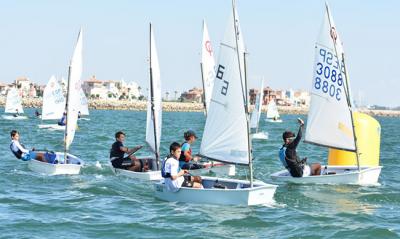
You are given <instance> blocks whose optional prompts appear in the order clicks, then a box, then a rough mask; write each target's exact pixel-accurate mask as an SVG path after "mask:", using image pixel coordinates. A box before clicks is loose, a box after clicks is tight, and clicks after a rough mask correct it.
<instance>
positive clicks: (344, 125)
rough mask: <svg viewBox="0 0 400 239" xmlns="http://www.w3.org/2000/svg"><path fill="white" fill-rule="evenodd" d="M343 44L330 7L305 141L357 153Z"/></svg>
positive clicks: (320, 43)
mask: <svg viewBox="0 0 400 239" xmlns="http://www.w3.org/2000/svg"><path fill="white" fill-rule="evenodd" d="M343 55H344V51H343V47H342V42H341V40H340V38H339V35H338V33H337V28H336V26H335V24H334V22H333V19H332V17H331V16H330V13H329V8H328V6H327V8H326V12H325V15H324V21H323V24H322V26H321V30H320V34H319V36H318V40H317V43H316V44H315V62H314V74H313V81H312V86H311V101H310V109H309V113H308V120H307V121H308V122H307V129H306V134H305V140H306V141H307V142H311V143H314V144H317V145H324V146H327V147H331V148H339V149H343V150H348V151H355V149H356V146H355V140H354V129H353V124H352V115H351V108H350V107H351V105H350V106H349V102H350V101H351V100H349V94H348V93H347V92H350V90H349V88H346V82H347V79H346V74H345V71H344V70H345V69H344V60H343Z"/></svg>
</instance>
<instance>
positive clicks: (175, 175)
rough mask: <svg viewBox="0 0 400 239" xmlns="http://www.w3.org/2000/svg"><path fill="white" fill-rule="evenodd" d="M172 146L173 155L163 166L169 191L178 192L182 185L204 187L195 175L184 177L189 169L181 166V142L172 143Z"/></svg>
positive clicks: (163, 174)
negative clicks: (195, 178) (194, 178)
mask: <svg viewBox="0 0 400 239" xmlns="http://www.w3.org/2000/svg"><path fill="white" fill-rule="evenodd" d="M169 148H170V152H171V155H170V156H169V157H168V158H167V159H166V160H164V162H163V164H162V168H161V175H162V176H163V178H164V183H165V186H166V188H167V190H168V191H171V192H177V191H179V189H180V188H181V187H193V188H202V187H203V186H202V185H201V184H200V183H198V182H194V181H193V177H190V176H188V177H186V176H185V177H184V176H183V175H185V174H187V173H188V170H186V169H181V168H180V167H179V157H180V155H181V146H180V144H179V143H176V142H174V143H172V144H171V146H170V147H169Z"/></svg>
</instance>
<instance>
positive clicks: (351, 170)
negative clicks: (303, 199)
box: [271, 166, 382, 185]
mask: <svg viewBox="0 0 400 239" xmlns="http://www.w3.org/2000/svg"><path fill="white" fill-rule="evenodd" d="M322 168H324V166H322ZM381 169H382V166H376V167H361V170H360V171H358V170H357V167H356V166H327V170H328V172H335V173H336V174H328V175H326V174H324V175H319V176H306V177H301V178H294V177H292V176H290V174H289V172H288V171H287V170H282V171H279V172H276V173H274V174H272V175H271V178H272V180H274V181H277V182H288V183H297V184H352V185H377V184H378V178H379V175H380V173H381Z"/></svg>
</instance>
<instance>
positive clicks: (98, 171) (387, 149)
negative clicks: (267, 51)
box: [0, 109, 400, 239]
mask: <svg viewBox="0 0 400 239" xmlns="http://www.w3.org/2000/svg"><path fill="white" fill-rule="evenodd" d="M0 110H1V109H0ZM1 111H2V110H1ZM26 114H27V115H29V116H30V118H29V119H28V120H19V121H17V120H15V121H12V120H4V119H0V149H1V152H2V153H1V154H0V238H183V237H185V238H230V239H231V238H399V237H400V168H399V163H400V160H399V156H400V146H399V143H400V140H399V132H400V130H399V128H398V127H399V125H400V119H399V118H384V117H376V118H377V120H378V121H379V122H380V123H381V127H382V138H381V140H382V141H381V158H380V160H381V161H380V162H381V165H382V166H383V169H382V173H381V176H380V178H379V183H380V184H381V185H380V186H374V187H359V186H346V185H341V186H332V185H325V186H318V185H293V184H279V187H278V189H277V191H276V194H275V197H274V198H275V203H274V204H272V205H269V206H252V207H239V206H220V205H198V204H186V203H177V202H164V201H161V200H158V199H156V198H155V197H154V191H153V187H152V184H151V183H146V182H141V183H138V182H136V181H135V180H133V179H129V178H124V177H117V176H115V175H114V174H113V173H112V171H111V170H110V168H109V167H108V156H109V150H110V147H111V144H112V143H113V142H114V134H115V132H117V131H119V130H122V131H124V132H125V133H126V136H127V138H126V142H125V145H126V146H128V147H133V146H135V145H145V142H144V139H145V128H146V113H145V112H136V111H111V110H91V112H90V116H89V118H90V121H86V120H80V121H79V130H78V131H77V132H76V135H75V140H74V142H73V144H72V146H71V150H70V152H71V153H72V154H74V155H76V156H79V157H80V158H81V159H83V160H84V161H85V167H84V168H83V169H82V171H81V174H80V175H74V176H45V175H41V174H38V173H35V172H32V171H30V170H29V169H28V167H27V164H26V162H23V161H21V160H17V159H16V158H15V157H14V156H13V155H12V153H11V152H10V150H9V144H10V136H9V132H10V131H11V130H12V129H16V130H18V131H20V134H21V141H22V142H23V143H24V144H25V145H26V146H27V147H35V148H36V149H48V150H54V151H63V132H62V131H51V130H46V129H39V128H38V126H37V125H38V124H41V123H43V122H41V120H40V119H36V118H34V116H33V115H34V110H32V109H27V110H26ZM297 117H299V116H298V115H283V116H282V119H283V123H268V122H265V121H264V118H265V115H264V114H263V115H262V117H261V122H260V129H261V130H262V131H266V132H268V134H269V139H268V140H264V141H262V140H260V141H253V153H254V157H255V159H254V175H255V178H257V179H259V180H262V181H264V182H268V183H273V182H272V181H271V179H270V175H271V174H272V173H273V172H276V171H278V170H282V166H281V164H280V162H279V159H278V151H279V148H280V146H281V144H282V139H281V135H282V132H283V131H285V130H292V131H295V132H296V131H297V130H298V124H297V122H296V119H297ZM301 117H303V118H306V116H301ZM204 123H205V117H204V115H203V114H202V113H183V112H165V113H163V129H162V139H161V155H162V156H166V155H167V153H168V148H169V145H170V144H171V143H172V142H174V141H177V142H179V143H182V142H183V133H184V131H186V130H188V129H192V130H194V131H195V132H196V133H197V135H198V136H199V138H198V140H197V141H196V142H195V143H194V145H193V152H194V153H196V152H198V150H199V147H200V142H201V136H202V130H203V128H204ZM296 133H297V132H296ZM298 153H299V154H300V156H301V157H308V161H309V162H322V163H324V162H326V157H327V149H326V148H322V147H317V146H313V145H309V144H305V143H303V142H302V143H301V144H300V146H299V148H298ZM137 154H138V155H149V154H151V153H150V151H149V148H148V147H147V146H145V147H144V148H143V149H141V150H140V151H139V152H138V153H137ZM236 168H237V176H236V177H237V178H241V179H246V178H248V175H249V173H248V170H247V168H246V167H242V166H237V167H236Z"/></svg>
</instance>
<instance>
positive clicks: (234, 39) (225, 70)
mask: <svg viewBox="0 0 400 239" xmlns="http://www.w3.org/2000/svg"><path fill="white" fill-rule="evenodd" d="M232 5H233V9H232V10H233V11H232V15H231V17H230V21H229V25H228V28H227V31H226V32H225V36H224V39H223V42H222V43H221V46H220V56H219V64H218V67H217V73H216V81H215V82H214V88H213V93H212V98H211V101H210V102H211V103H210V107H209V110H208V115H207V120H206V125H205V128H204V132H203V140H202V142H201V148H200V154H201V155H202V156H203V157H207V158H210V159H212V160H214V161H219V162H225V163H229V164H242V165H247V166H249V169H250V181H248V180H236V179H228V178H217V177H205V176H203V177H202V185H203V187H204V188H187V187H182V188H180V189H179V191H178V192H170V191H168V190H167V189H166V187H165V184H164V183H163V182H159V183H156V184H155V185H154V187H155V195H156V197H157V198H159V199H162V200H167V201H179V202H187V203H201V204H213V205H214V204H233V205H257V204H267V203H270V202H272V201H273V195H274V193H275V190H276V188H277V186H276V185H271V184H266V183H264V182H261V181H254V180H253V169H252V152H251V140H250V137H249V117H248V109H247V99H246V92H245V90H244V89H245V85H244V84H243V83H245V82H244V79H243V78H244V74H242V73H244V71H242V69H241V68H242V67H244V65H242V64H241V63H242V62H243V61H241V59H243V58H241V57H240V56H241V54H242V53H244V51H243V49H244V48H242V47H241V46H243V44H240V43H239V41H241V31H240V27H239V20H238V19H237V17H236V16H237V12H236V9H235V2H234V1H233V2H232ZM238 38H239V39H238Z"/></svg>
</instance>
